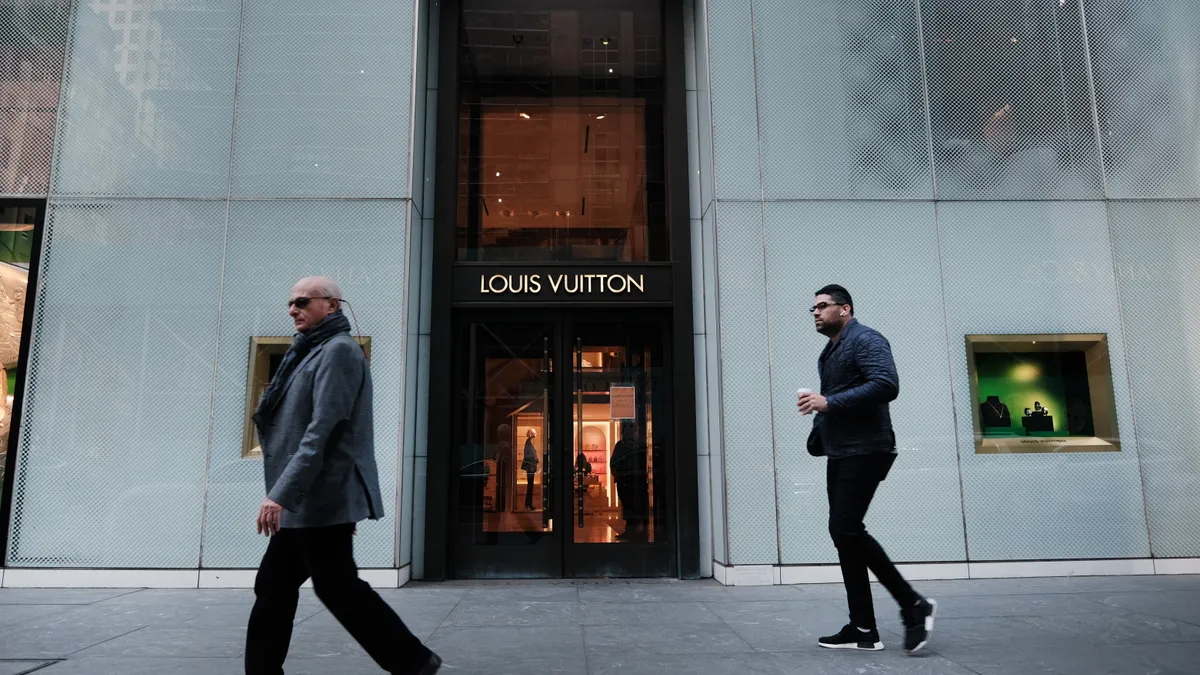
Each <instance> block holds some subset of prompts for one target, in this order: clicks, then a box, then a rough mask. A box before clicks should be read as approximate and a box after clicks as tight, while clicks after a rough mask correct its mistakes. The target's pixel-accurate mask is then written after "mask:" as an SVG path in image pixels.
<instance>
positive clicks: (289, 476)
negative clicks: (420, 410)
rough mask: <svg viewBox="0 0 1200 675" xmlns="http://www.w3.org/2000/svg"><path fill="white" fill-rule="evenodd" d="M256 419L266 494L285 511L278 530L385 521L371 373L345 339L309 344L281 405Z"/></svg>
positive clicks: (355, 345)
mask: <svg viewBox="0 0 1200 675" xmlns="http://www.w3.org/2000/svg"><path fill="white" fill-rule="evenodd" d="M254 422H255V425H256V427H257V429H258V437H259V440H261V441H262V450H263V469H264V475H265V478H266V487H267V497H268V498H269V499H271V500H272V501H274V502H276V503H278V504H280V505H281V506H283V509H284V511H283V515H282V518H281V522H280V524H281V526H282V527H288V528H294V527H324V526H328V525H340V524H344V523H357V522H358V521H360V520H363V519H365V518H370V519H372V520H376V519H379V518H382V517H383V500H382V498H381V497H380V494H379V471H378V469H377V468H376V465H375V431H374V425H373V420H372V407H371V372H370V370H369V369H368V368H367V361H366V358H365V356H364V355H363V352H362V348H361V347H359V345H358V343H357V342H355V341H354V339H353V338H351V337H350V336H349V335H348V334H346V333H342V334H339V335H336V336H334V337H333V338H331V339H330V340H329V341H328V342H325V343H324V344H321V345H317V346H316V347H314V348H313V349H312V351H310V352H309V353H308V355H306V356H305V357H304V359H303V360H301V361H300V363H299V364H297V365H296V368H295V370H293V371H292V375H291V377H290V378H289V379H288V381H287V382H286V383H285V384H284V392H283V397H282V400H280V402H279V404H278V405H277V406H276V407H275V408H274V410H271V411H269V412H267V413H266V414H265V415H264V416H263V417H262V418H261V419H260V418H258V417H257V416H256V418H255V420H254Z"/></svg>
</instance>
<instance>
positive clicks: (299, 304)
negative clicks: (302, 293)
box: [288, 295, 341, 309]
mask: <svg viewBox="0 0 1200 675" xmlns="http://www.w3.org/2000/svg"><path fill="white" fill-rule="evenodd" d="M340 299H341V298H335V297H333V296H332V295H322V296H321V297H319V298H305V297H299V298H292V299H291V300H288V309H291V308H292V306H293V305H295V307H296V308H297V309H304V308H305V307H308V303H310V302H312V301H313V300H340Z"/></svg>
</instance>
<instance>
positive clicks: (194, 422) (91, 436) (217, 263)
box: [8, 200, 224, 567]
mask: <svg viewBox="0 0 1200 675" xmlns="http://www.w3.org/2000/svg"><path fill="white" fill-rule="evenodd" d="M223 229H224V205H223V204H220V203H207V202H177V201H159V200H155V201H120V202H88V203H83V202H78V203H77V202H52V203H51V205H50V210H49V213H48V217H47V220H46V233H45V239H44V242H45V256H44V259H43V262H42V268H41V271H40V275H41V276H40V278H39V281H40V283H41V284H42V289H41V291H42V292H41V293H40V294H39V295H38V299H37V307H36V316H35V319H34V322H33V324H34V325H33V326H32V335H33V340H32V343H31V346H30V351H29V361H28V364H29V365H28V373H27V378H28V388H27V389H26V398H25V403H24V406H25V407H24V417H23V418H22V425H21V429H20V440H19V446H18V447H19V448H20V450H19V452H18V454H17V456H18V467H17V480H16V489H15V490H14V493H13V497H14V501H13V519H12V530H11V538H10V542H9V558H8V561H9V564H10V565H13V566H33V567H195V566H196V564H197V562H198V558H199V557H198V553H199V541H200V521H201V507H202V504H203V483H204V481H203V478H204V464H205V461H204V458H205V452H206V450H207V446H208V427H209V420H208V417H209V404H210V392H211V389H212V376H213V354H214V349H215V348H216V332H215V330H214V329H213V322H214V321H215V320H216V314H217V288H218V282H219V274H220V269H221V243H222V232H223Z"/></svg>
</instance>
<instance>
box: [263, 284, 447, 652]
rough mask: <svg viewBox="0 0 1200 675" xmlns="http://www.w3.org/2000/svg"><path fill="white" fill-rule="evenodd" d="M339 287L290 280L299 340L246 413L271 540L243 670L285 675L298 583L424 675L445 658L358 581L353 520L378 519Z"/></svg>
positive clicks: (365, 421)
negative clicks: (259, 459) (257, 447)
mask: <svg viewBox="0 0 1200 675" xmlns="http://www.w3.org/2000/svg"><path fill="white" fill-rule="evenodd" d="M341 303H342V299H341V292H340V291H339V290H338V288H337V286H336V285H335V284H334V283H333V282H332V281H330V280H329V279H326V278H324V277H310V278H307V279H301V280H300V281H299V282H297V283H296V285H295V286H294V287H293V288H292V295H291V299H290V300H288V308H289V311H288V314H290V315H291V317H292V320H293V322H294V323H295V325H296V331H297V333H296V337H295V338H294V340H293V341H292V346H291V348H290V349H288V351H287V354H286V355H284V357H283V361H282V362H281V363H280V365H279V368H278V370H277V371H276V372H275V375H274V377H272V379H271V383H270V384H269V385H268V386H267V390H266V392H264V393H263V398H262V401H261V402H260V403H259V405H258V409H257V410H256V411H255V413H254V424H255V427H256V428H257V430H258V436H259V439H260V440H261V441H262V450H263V468H264V472H265V475H266V493H267V496H266V498H265V499H264V500H263V503H262V506H261V507H260V508H259V513H258V519H257V528H258V532H259V533H260V534H266V535H267V536H269V537H270V538H271V540H270V543H269V544H268V545H267V552H266V553H265V554H264V555H263V559H262V564H261V565H260V566H259V568H258V576H257V578H256V579H255V581H254V594H255V596H256V600H255V603H254V609H253V610H251V612H250V624H249V627H248V629H247V631H246V673H247V675H283V662H284V660H285V659H286V658H287V651H288V643H289V642H290V641H291V636H292V623H293V621H294V620H295V616H296V604H297V602H298V601H299V597H300V596H299V592H300V586H301V585H302V584H303V583H304V582H305V581H306V580H308V579H309V578H311V579H312V582H313V589H314V590H315V591H316V594H317V597H318V598H320V600H321V602H323V603H324V604H325V606H326V607H327V608H328V609H329V611H330V613H331V614H333V616H334V617H335V618H337V620H338V621H339V622H341V624H342V625H343V626H345V628H346V630H348V631H349V632H350V634H351V635H352V636H354V639H356V640H358V642H359V644H361V645H362V646H363V649H365V650H366V652H367V653H368V654H370V655H371V658H373V659H375V662H376V663H378V664H379V665H380V667H382V668H383V669H384V670H386V671H387V672H389V673H399V674H403V675H432V674H433V673H436V672H437V671H438V669H439V668H440V666H441V659H440V658H438V656H437V655H436V654H434V653H433V652H432V651H430V650H429V649H428V648H427V647H425V645H423V644H421V641H420V640H418V639H417V637H416V636H414V635H413V634H412V632H411V631H409V630H408V628H407V627H406V626H405V625H404V622H403V621H401V620H400V617H399V616H397V615H396V612H394V611H393V610H392V608H391V607H389V606H388V604H387V603H386V602H384V601H383V599H382V598H380V597H379V594H378V593H376V592H375V591H374V590H372V589H371V587H370V586H369V585H368V584H367V583H366V582H365V581H363V580H361V579H359V578H358V568H357V566H356V565H355V563H354V546H353V536H354V534H355V532H356V528H357V525H356V523H358V521H360V520H363V519H366V518H370V519H372V520H377V519H379V518H381V517H383V501H382V499H381V498H380V495H379V475H378V471H377V469H376V467H375V448H374V429H373V425H372V409H371V373H370V371H369V370H368V368H367V361H366V358H365V356H364V354H363V350H362V348H361V347H360V346H359V344H358V342H356V341H355V340H354V338H352V337H350V322H349V321H348V320H347V319H346V317H345V315H344V314H342V311H341Z"/></svg>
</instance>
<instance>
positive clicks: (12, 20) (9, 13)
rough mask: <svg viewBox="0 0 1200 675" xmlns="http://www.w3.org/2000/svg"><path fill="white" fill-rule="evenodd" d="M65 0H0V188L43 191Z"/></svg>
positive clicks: (47, 175)
mask: <svg viewBox="0 0 1200 675" xmlns="http://www.w3.org/2000/svg"><path fill="white" fill-rule="evenodd" d="M72 4H73V3H72V2H70V0H0V194H21V195H35V194H45V193H46V192H47V190H48V189H49V183H50V161H51V157H52V156H53V154H54V119H55V112H56V108H57V106H58V92H59V85H60V82H61V80H62V73H63V56H64V54H65V53H66V50H67V28H68V25H69V19H70V15H71V5H72Z"/></svg>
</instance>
